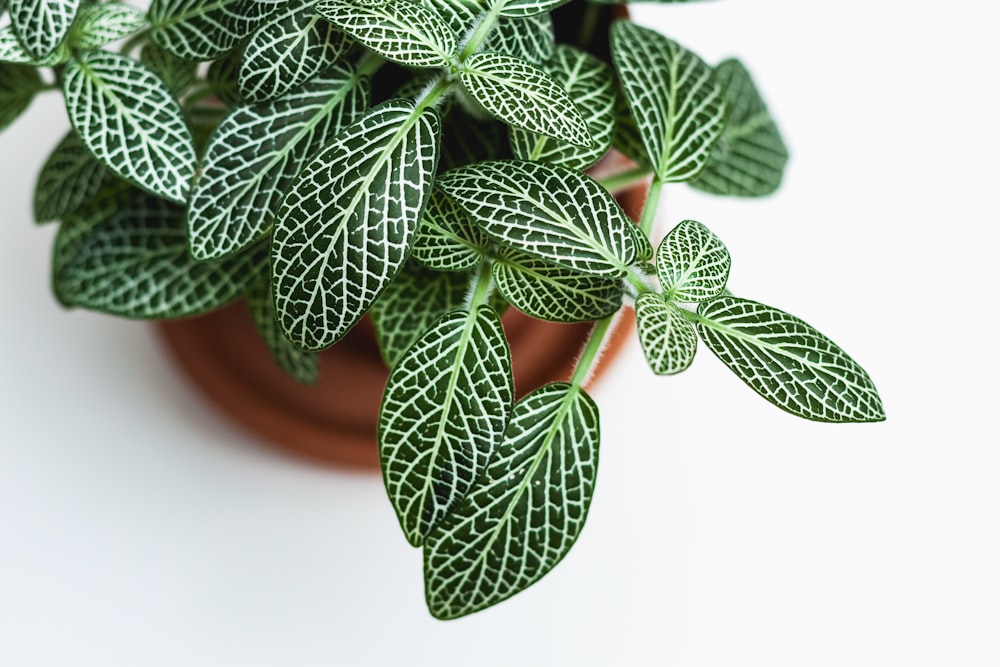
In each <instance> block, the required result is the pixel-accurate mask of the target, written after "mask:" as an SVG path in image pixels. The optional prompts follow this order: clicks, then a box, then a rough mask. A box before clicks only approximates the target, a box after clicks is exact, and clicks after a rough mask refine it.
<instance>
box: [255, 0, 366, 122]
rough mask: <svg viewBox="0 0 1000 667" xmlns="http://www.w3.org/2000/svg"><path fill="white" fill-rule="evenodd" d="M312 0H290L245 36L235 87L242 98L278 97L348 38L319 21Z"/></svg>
mask: <svg viewBox="0 0 1000 667" xmlns="http://www.w3.org/2000/svg"><path fill="white" fill-rule="evenodd" d="M313 4H314V3H313V2H312V0H290V1H289V2H287V3H286V4H285V6H283V7H282V8H281V9H280V10H279V11H277V12H276V13H275V14H274V15H272V16H271V17H270V18H268V20H267V21H266V22H264V24H263V25H261V26H260V27H259V28H258V29H257V30H256V31H255V32H254V33H253V35H251V36H250V39H249V40H248V41H247V44H246V46H245V47H244V49H243V62H242V63H241V64H240V69H239V87H240V92H241V93H242V95H243V98H244V99H245V100H247V101H248V102H266V101H268V100H273V99H277V98H279V97H281V96H282V95H284V94H285V93H287V92H288V91H290V90H292V89H294V88H296V87H297V86H300V85H302V84H303V83H305V82H306V81H308V80H309V79H311V78H312V77H313V76H315V75H316V74H318V73H319V72H322V71H323V70H325V69H326V68H328V67H330V66H331V65H333V64H334V63H336V62H337V59H338V58H340V56H341V55H343V53H344V52H345V51H346V50H347V47H348V45H349V42H348V40H347V38H346V37H345V36H344V35H343V33H340V32H337V31H336V30H334V29H333V26H331V25H330V24H329V23H327V22H326V21H324V20H323V18H322V17H320V15H319V14H317V13H316V11H315V9H314V8H313Z"/></svg>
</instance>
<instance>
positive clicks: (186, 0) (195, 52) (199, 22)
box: [148, 0, 286, 60]
mask: <svg viewBox="0 0 1000 667" xmlns="http://www.w3.org/2000/svg"><path fill="white" fill-rule="evenodd" d="M285 1H286V0H152V1H151V2H150V4H149V13H148V16H149V21H150V24H151V31H150V36H151V37H152V39H153V41H154V42H156V43H157V44H159V45H160V46H162V47H163V48H164V49H166V50H167V51H169V52H170V53H173V54H174V55H175V56H177V57H179V58H184V59H186V60H212V59H215V58H218V57H219V56H221V55H223V54H225V53H227V52H229V51H231V50H232V49H233V47H235V46H236V45H237V44H238V43H239V42H240V40H242V39H243V38H245V37H247V36H248V35H249V34H250V33H251V32H253V30H254V28H256V27H257V26H258V25H259V24H260V22H261V21H262V20H264V19H265V18H267V16H268V15H269V14H271V12H273V11H275V10H276V9H278V8H279V7H281V6H282V5H283V4H284V2H285Z"/></svg>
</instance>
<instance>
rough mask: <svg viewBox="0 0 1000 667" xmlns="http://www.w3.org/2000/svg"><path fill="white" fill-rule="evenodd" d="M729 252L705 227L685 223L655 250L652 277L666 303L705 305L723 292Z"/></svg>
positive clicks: (727, 273)
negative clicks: (654, 275) (659, 287)
mask: <svg viewBox="0 0 1000 667" xmlns="http://www.w3.org/2000/svg"><path fill="white" fill-rule="evenodd" d="M729 266H730V259H729V250H727V249H726V246H725V245H723V243H722V241H720V240H719V237H718V236H716V235H715V234H713V233H712V232H711V230H709V229H708V227H706V226H705V225H703V224H701V223H700V222H695V221H694V220H685V221H683V222H681V223H680V224H678V225H677V226H676V227H674V228H673V229H671V230H670V233H668V234H667V235H666V237H664V239H663V241H662V242H661V243H660V247H659V248H657V249H656V273H657V275H658V276H659V278H660V286H661V287H662V288H663V294H664V297H666V298H667V300H669V301H686V302H691V301H707V300H708V299H713V298H715V297H717V296H719V295H720V294H722V290H724V289H725V288H726V282H727V281H728V280H729Z"/></svg>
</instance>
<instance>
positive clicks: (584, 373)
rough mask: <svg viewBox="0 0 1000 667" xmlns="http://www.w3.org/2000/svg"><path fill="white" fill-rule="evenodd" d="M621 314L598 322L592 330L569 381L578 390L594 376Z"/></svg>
mask: <svg viewBox="0 0 1000 667" xmlns="http://www.w3.org/2000/svg"><path fill="white" fill-rule="evenodd" d="M620 313H621V310H619V311H618V312H617V313H615V314H614V315H609V316H608V317H605V318H604V319H603V320H598V321H597V322H596V323H595V324H594V328H593V329H591V331H590V337H589V338H588V339H587V344H586V345H585V346H584V348H583V352H581V353H580V358H579V359H577V362H576V368H575V369H574V370H573V377H572V378H570V381H569V382H570V384H571V385H573V386H574V387H576V388H577V389H582V388H583V387H584V385H586V384H587V380H589V379H590V376H591V375H592V374H593V371H594V367H595V364H596V362H597V361H598V360H599V359H600V357H601V350H603V349H604V346H605V345H606V343H607V340H606V339H607V337H608V335H609V334H610V333H611V332H612V331H613V330H614V325H615V323H616V322H617V320H618V316H619V314H620Z"/></svg>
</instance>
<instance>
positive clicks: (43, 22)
mask: <svg viewBox="0 0 1000 667" xmlns="http://www.w3.org/2000/svg"><path fill="white" fill-rule="evenodd" d="M79 8H80V0H10V22H11V26H12V27H13V29H14V32H15V33H16V34H17V38H18V41H20V43H21V45H22V46H23V47H24V50H25V51H26V52H27V53H28V55H29V56H30V57H31V58H32V60H43V59H44V58H46V57H47V56H49V55H51V54H52V52H53V51H55V50H56V48H57V47H58V46H59V45H60V44H62V42H63V40H65V39H66V35H67V34H69V29H70V26H72V25H73V18H74V17H75V16H76V12H77V10H78V9H79Z"/></svg>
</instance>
